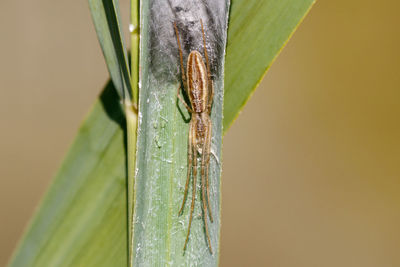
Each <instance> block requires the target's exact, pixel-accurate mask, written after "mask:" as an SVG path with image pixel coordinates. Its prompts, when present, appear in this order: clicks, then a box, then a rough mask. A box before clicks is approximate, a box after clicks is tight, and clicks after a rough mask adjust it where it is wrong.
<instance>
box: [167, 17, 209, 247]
mask: <svg viewBox="0 0 400 267" xmlns="http://www.w3.org/2000/svg"><path fill="white" fill-rule="evenodd" d="M200 24H201V31H202V34H203V47H204V56H205V59H206V64H207V65H205V64H204V61H203V57H202V56H201V54H200V53H199V52H198V51H195V50H193V51H191V52H190V54H189V56H188V60H187V69H186V76H185V70H184V67H183V58H182V48H181V44H180V40H179V34H178V28H177V27H176V23H174V28H175V34H176V39H177V42H178V48H179V57H180V65H181V72H182V83H183V87H184V89H185V91H186V94H187V96H188V97H189V100H190V106H191V107H190V106H189V105H187V104H186V102H185V101H184V100H183V99H182V97H181V96H180V94H179V93H180V89H181V86H179V87H178V92H177V96H178V98H179V100H180V101H181V102H182V103H183V105H184V106H185V107H186V109H187V110H188V111H189V113H190V114H191V120H190V124H189V141H188V143H189V144H188V171H187V178H186V185H185V193H184V196H183V201H182V206H181V209H180V210H179V215H181V214H182V212H183V208H184V206H185V201H186V198H187V194H188V188H189V181H190V174H191V173H193V184H192V187H193V189H192V202H191V206H190V215H189V226H188V231H187V235H186V240H185V245H184V247H183V250H184V251H185V250H186V246H187V243H188V240H189V235H190V227H191V225H192V219H193V210H194V203H195V200H196V179H197V156H198V155H200V154H201V196H202V197H201V199H202V200H201V202H202V206H203V221H204V228H205V232H206V237H207V242H208V248H209V249H210V252H211V254H212V247H211V242H210V235H209V232H208V225H207V211H208V214H209V216H210V221H211V222H213V217H212V213H211V209H210V188H209V181H208V173H209V165H210V151H211V135H212V134H211V128H212V122H211V118H210V114H211V107H212V102H213V96H214V87H213V82H212V80H211V74H210V65H209V61H208V54H207V49H206V39H205V34H204V28H203V21H202V20H200ZM206 66H207V68H206ZM186 77H187V78H188V80H186ZM206 195H207V198H206Z"/></svg>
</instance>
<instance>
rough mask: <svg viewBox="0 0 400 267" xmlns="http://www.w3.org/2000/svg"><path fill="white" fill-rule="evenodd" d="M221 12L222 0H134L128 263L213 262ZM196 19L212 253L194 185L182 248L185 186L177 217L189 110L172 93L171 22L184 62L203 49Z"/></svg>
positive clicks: (175, 57)
mask: <svg viewBox="0 0 400 267" xmlns="http://www.w3.org/2000/svg"><path fill="white" fill-rule="evenodd" d="M183 10H184V11H183ZM228 10H229V2H228V1H226V0H218V1H215V0H206V1H201V2H200V1H190V2H187V1H186V0H182V1H174V3H168V2H166V1H164V0H153V1H147V2H146V1H143V2H142V7H141V11H142V13H141V14H142V16H141V18H142V19H141V25H142V29H141V46H140V48H141V54H140V59H141V61H140V66H141V86H142V87H141V90H140V92H139V118H140V120H139V127H138V143H137V161H136V167H137V170H138V172H137V175H136V186H135V188H136V190H135V191H136V201H135V212H134V222H135V226H134V252H135V254H134V266H190V265H196V266H217V264H218V259H219V233H220V174H221V164H220V159H221V146H222V115H223V114H222V106H223V67H224V65H223V63H224V55H225V43H226V33H227V31H226V28H227V13H228ZM200 19H202V21H203V23H204V28H205V31H206V34H207V47H208V55H209V58H210V63H211V64H210V65H211V69H212V71H211V72H212V75H213V82H214V98H213V100H214V101H213V107H212V112H211V119H212V124H213V125H212V133H213V134H212V146H211V147H212V153H213V156H212V157H211V160H210V198H211V200H212V201H210V208H211V210H212V213H213V217H214V222H213V223H211V222H210V221H209V220H208V219H207V221H208V228H209V231H210V238H211V247H212V250H213V251H214V253H213V254H211V253H210V251H209V249H208V246H207V242H206V241H205V240H206V236H205V234H204V224H203V220H202V219H201V218H200V217H201V216H199V215H198V214H201V211H202V208H201V205H200V203H201V202H200V199H201V194H200V191H201V190H200V189H198V190H197V194H196V198H197V201H196V204H195V212H194V220H193V222H192V227H191V234H190V239H189V243H188V245H187V249H186V251H185V253H184V250H183V248H184V243H185V239H186V234H187V231H188V220H189V211H190V202H191V201H190V199H191V197H190V196H191V190H192V189H190V191H189V197H188V199H187V202H186V208H185V209H184V213H183V214H182V215H181V216H178V211H179V208H180V206H181V203H182V200H183V196H184V189H185V183H186V177H187V168H188V160H187V157H188V133H189V131H188V130H189V123H188V121H187V120H188V119H190V114H189V113H188V112H187V111H186V109H185V107H184V106H183V105H182V104H181V103H180V102H179V101H178V100H177V96H176V94H177V89H178V88H179V86H180V84H181V80H182V79H181V71H180V63H179V53H178V45H177V41H176V35H175V32H174V28H173V22H176V23H177V25H178V29H179V35H180V40H181V42H182V47H183V54H184V56H183V57H184V61H185V65H186V61H187V56H188V54H189V53H190V52H191V51H193V50H197V51H199V52H201V53H202V54H203V36H202V32H201V24H200ZM194 116H195V115H192V118H193V117H194ZM199 164H200V163H199ZM198 170H199V171H198V174H199V175H198V176H197V183H196V187H198V186H199V185H200V180H201V176H200V168H198ZM193 179H194V178H193Z"/></svg>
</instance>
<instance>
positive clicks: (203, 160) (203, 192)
mask: <svg viewBox="0 0 400 267" xmlns="http://www.w3.org/2000/svg"><path fill="white" fill-rule="evenodd" d="M209 132H210V130H209V128H208V127H205V134H204V141H203V147H202V151H201V195H202V201H201V202H202V204H203V220H204V228H205V230H206V236H207V242H208V247H209V248H210V252H211V254H212V247H211V241H210V234H209V232H208V224H207V205H206V181H205V169H206V168H207V165H206V155H207V151H206V150H207V143H208V142H207V139H208V134H209Z"/></svg>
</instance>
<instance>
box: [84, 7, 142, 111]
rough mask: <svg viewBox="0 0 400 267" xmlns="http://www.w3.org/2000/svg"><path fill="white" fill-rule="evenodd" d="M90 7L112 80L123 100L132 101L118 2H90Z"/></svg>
mask: <svg viewBox="0 0 400 267" xmlns="http://www.w3.org/2000/svg"><path fill="white" fill-rule="evenodd" d="M89 7H90V12H91V14H92V19H93V23H94V26H95V28H96V33H97V37H98V39H99V42H100V46H101V49H102V51H103V55H104V58H105V60H106V64H107V68H108V71H109V73H110V76H111V80H112V81H113V83H114V86H115V87H116V88H117V91H118V93H119V94H120V96H121V98H124V99H125V98H127V99H132V86H131V78H130V72H129V65H128V60H127V52H126V48H125V42H124V38H123V34H122V30H121V17H120V14H119V3H118V0H89ZM133 103H136V101H135V100H134V101H133Z"/></svg>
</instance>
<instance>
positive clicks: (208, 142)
mask: <svg viewBox="0 0 400 267" xmlns="http://www.w3.org/2000/svg"><path fill="white" fill-rule="evenodd" d="M207 124H208V129H209V130H208V133H207V136H206V142H207V143H206V145H205V147H206V152H205V155H206V189H207V205H208V213H209V216H210V221H211V222H213V221H214V220H213V216H212V214H211V207H210V205H211V204H210V203H211V202H210V185H209V182H208V174H209V171H210V150H211V136H212V124H211V120H210V119H209V118H208V122H207Z"/></svg>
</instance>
